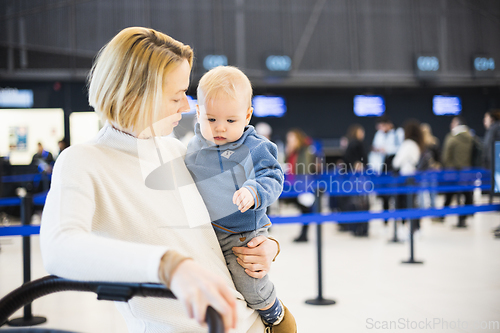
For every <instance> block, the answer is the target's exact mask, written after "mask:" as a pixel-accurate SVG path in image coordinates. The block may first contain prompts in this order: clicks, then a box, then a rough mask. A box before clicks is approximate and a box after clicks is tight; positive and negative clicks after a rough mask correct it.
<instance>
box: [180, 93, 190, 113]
mask: <svg viewBox="0 0 500 333" xmlns="http://www.w3.org/2000/svg"><path fill="white" fill-rule="evenodd" d="M190 110H191V107H190V106H189V102H188V99H187V96H186V95H184V97H183V98H182V105H181V107H180V108H179V112H188V111H190Z"/></svg>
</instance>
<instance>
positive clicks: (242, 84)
mask: <svg viewBox="0 0 500 333" xmlns="http://www.w3.org/2000/svg"><path fill="white" fill-rule="evenodd" d="M197 95H198V96H197V98H198V105H205V104H206V103H209V102H211V101H213V100H214V99H216V98H217V97H220V96H224V97H230V98H233V99H235V100H237V99H239V98H243V99H244V102H245V103H246V104H247V105H248V107H249V108H250V107H251V106H252V84H251V83H250V80H249V79H248V77H247V76H246V75H245V74H244V73H243V72H242V71H241V70H240V69H238V68H236V67H233V66H218V67H215V68H212V69H211V70H209V71H208V72H206V73H205V75H203V77H202V78H201V79H200V82H199V84H198V90H197Z"/></svg>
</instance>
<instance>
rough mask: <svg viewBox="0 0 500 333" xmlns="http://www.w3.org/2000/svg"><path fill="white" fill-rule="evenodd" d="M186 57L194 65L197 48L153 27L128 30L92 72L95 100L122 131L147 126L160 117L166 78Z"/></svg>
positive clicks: (90, 80)
mask: <svg viewBox="0 0 500 333" xmlns="http://www.w3.org/2000/svg"><path fill="white" fill-rule="evenodd" d="M184 59H185V60H187V61H188V62H189V65H190V66H192V63H193V50H192V49H191V47H189V46H188V45H184V44H183V43H181V42H179V41H177V40H175V39H173V38H172V37H169V36H167V35H165V34H163V33H161V32H158V31H155V30H153V29H148V28H141V27H131V28H126V29H123V30H122V31H120V32H119V33H118V34H117V35H116V36H115V37H114V38H113V39H112V40H111V41H110V42H109V43H108V44H106V45H105V46H104V47H103V48H102V49H101V50H100V51H99V53H98V55H97V58H96V60H95V62H94V64H93V66H92V69H91V70H90V73H89V76H88V88H89V104H90V105H91V106H92V107H93V108H94V110H95V111H96V112H97V113H99V114H100V115H101V117H102V118H103V119H104V120H108V121H110V122H111V123H113V124H116V125H118V126H120V127H121V128H122V129H134V130H143V129H145V128H146V127H148V126H150V125H152V124H153V123H154V122H155V121H156V120H158V119H159V117H158V116H159V112H160V109H161V106H162V104H163V101H162V98H163V88H164V85H165V80H166V79H167V78H168V73H169V72H170V71H172V70H173V69H175V68H176V66H178V65H179V64H181V63H182V61H183V60H184Z"/></svg>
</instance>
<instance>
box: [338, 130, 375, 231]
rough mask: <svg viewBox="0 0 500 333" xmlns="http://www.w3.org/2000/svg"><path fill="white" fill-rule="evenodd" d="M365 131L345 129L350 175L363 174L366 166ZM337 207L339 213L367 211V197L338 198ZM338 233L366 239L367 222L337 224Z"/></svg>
mask: <svg viewBox="0 0 500 333" xmlns="http://www.w3.org/2000/svg"><path fill="white" fill-rule="evenodd" d="M364 139H365V129H364V128H363V126H361V125H359V124H352V125H351V126H349V128H348V129H347V140H348V144H347V148H346V150H345V153H344V158H343V159H344V163H345V164H346V169H347V170H348V171H349V172H352V173H361V174H362V173H363V171H364V167H365V165H366V160H367V155H366V151H365V147H364V144H363V140H364ZM338 205H339V209H340V210H341V211H345V212H347V211H356V210H358V211H359V210H362V211H367V210H369V204H368V197H367V196H366V195H358V196H345V197H338ZM339 227H340V231H348V230H350V231H352V233H353V234H354V236H356V237H368V222H359V223H345V224H342V223H339Z"/></svg>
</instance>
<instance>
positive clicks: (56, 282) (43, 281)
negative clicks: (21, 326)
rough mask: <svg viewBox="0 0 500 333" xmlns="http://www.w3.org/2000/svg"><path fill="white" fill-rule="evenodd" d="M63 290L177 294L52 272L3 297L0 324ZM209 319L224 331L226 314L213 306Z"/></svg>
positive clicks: (109, 295) (215, 330)
mask: <svg viewBox="0 0 500 333" xmlns="http://www.w3.org/2000/svg"><path fill="white" fill-rule="evenodd" d="M61 291H86V292H93V293H96V294H97V299H99V300H109V301H121V302H127V301H128V300H129V299H131V298H132V297H161V298H174V299H175V298H176V297H175V295H174V294H173V293H172V291H170V290H169V289H167V288H166V287H165V286H164V285H162V284H157V283H123V282H116V283H114V282H83V281H74V280H68V279H63V278H60V277H58V276H54V275H50V276H46V277H43V278H40V279H37V280H34V281H31V282H28V283H25V284H24V285H22V286H21V287H19V288H17V289H15V290H13V291H12V292H10V293H9V294H7V295H6V296H5V297H3V298H2V299H1V300H0V326H2V325H4V324H5V323H6V322H7V320H8V319H9V317H10V316H11V315H12V314H14V312H16V311H17V310H18V309H20V308H22V307H23V306H25V305H27V304H29V303H31V302H33V301H34V300H35V299H38V298H40V297H43V296H46V295H49V294H53V293H57V292H61ZM205 322H206V323H207V325H208V329H209V332H210V333H224V324H223V322H222V317H221V316H220V315H219V313H217V311H215V309H214V308H212V307H210V306H209V307H208V309H207V315H206V318H205Z"/></svg>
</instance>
